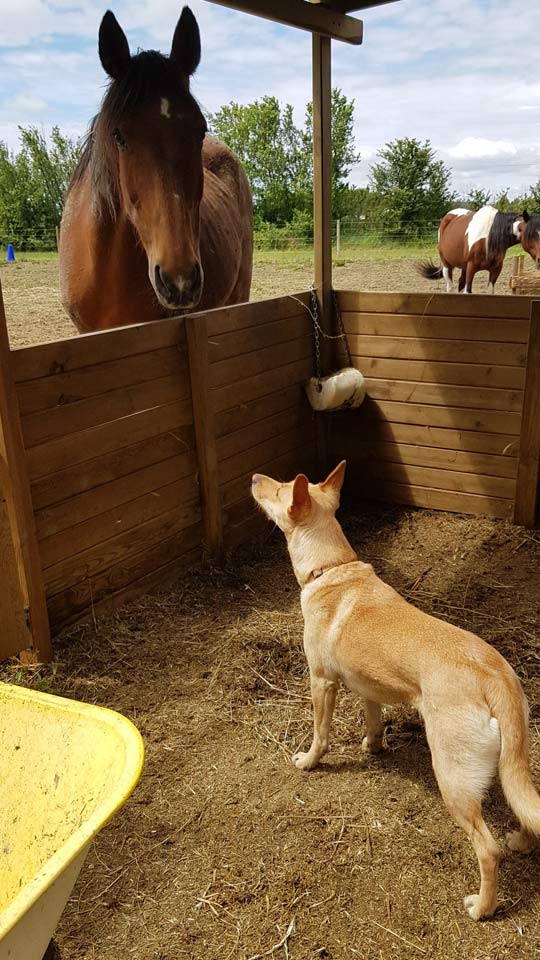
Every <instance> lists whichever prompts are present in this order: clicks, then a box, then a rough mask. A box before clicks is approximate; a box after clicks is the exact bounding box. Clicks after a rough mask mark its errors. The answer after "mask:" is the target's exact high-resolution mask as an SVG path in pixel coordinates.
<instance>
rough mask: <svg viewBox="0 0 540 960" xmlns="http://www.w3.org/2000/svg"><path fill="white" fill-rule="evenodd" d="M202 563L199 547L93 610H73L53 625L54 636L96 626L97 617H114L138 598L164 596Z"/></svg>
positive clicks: (165, 564) (94, 605)
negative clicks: (91, 623) (77, 627)
mask: <svg viewBox="0 0 540 960" xmlns="http://www.w3.org/2000/svg"><path fill="white" fill-rule="evenodd" d="M200 562H201V548H200V546H198V547H195V548H194V549H193V550H188V551H187V552H186V553H183V554H181V556H180V557H176V558H174V559H173V560H171V561H169V562H168V563H164V564H163V565H162V566H159V567H156V568H155V569H154V570H152V571H150V573H147V574H145V575H144V576H142V577H140V578H139V579H137V580H134V581H132V582H131V583H129V584H128V585H127V586H123V587H120V588H119V589H118V590H113V591H112V592H111V593H108V594H106V595H105V597H104V598H103V599H102V600H99V601H98V602H93V603H92V604H91V607H90V608H88V607H86V608H85V607H83V608H82V609H77V610H72V611H71V612H70V613H68V615H67V616H65V617H64V618H63V619H62V620H59V621H58V622H56V623H54V624H53V631H54V635H55V636H57V635H58V634H59V633H61V632H62V631H63V630H65V629H68V628H69V629H71V628H73V627H74V626H75V625H76V624H78V623H84V622H85V621H87V620H90V619H92V620H93V621H94V622H95V621H96V617H98V616H102V615H104V614H107V613H111V612H112V611H113V610H117V609H118V608H119V607H123V606H125V605H126V604H128V603H129V602H130V601H132V600H136V599H138V597H141V596H144V595H147V594H148V593H157V592H161V591H162V590H163V589H164V588H165V589H166V588H167V586H168V585H169V584H170V583H171V582H172V581H174V580H176V579H177V578H178V577H179V576H180V575H181V574H182V572H184V571H186V570H189V569H191V568H193V567H196V566H198V565H199V564H200Z"/></svg>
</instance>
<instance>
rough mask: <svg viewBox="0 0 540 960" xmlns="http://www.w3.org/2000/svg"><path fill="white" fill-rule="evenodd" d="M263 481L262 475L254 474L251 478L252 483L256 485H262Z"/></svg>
mask: <svg viewBox="0 0 540 960" xmlns="http://www.w3.org/2000/svg"><path fill="white" fill-rule="evenodd" d="M261 480H262V477H261V475H260V473H254V474H253V476H252V478H251V482H252V483H253V484H255V483H260V481H261Z"/></svg>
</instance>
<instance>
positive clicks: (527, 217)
mask: <svg viewBox="0 0 540 960" xmlns="http://www.w3.org/2000/svg"><path fill="white" fill-rule="evenodd" d="M522 217H523V219H524V221H525V223H528V222H529V220H530V219H531V215H530V214H529V213H527V211H526V210H524V211H523V213H522Z"/></svg>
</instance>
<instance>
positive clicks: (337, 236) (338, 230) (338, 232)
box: [336, 220, 341, 257]
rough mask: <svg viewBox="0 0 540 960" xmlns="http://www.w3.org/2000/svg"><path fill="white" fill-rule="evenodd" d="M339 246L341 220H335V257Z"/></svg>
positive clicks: (337, 254) (337, 255)
mask: <svg viewBox="0 0 540 960" xmlns="http://www.w3.org/2000/svg"><path fill="white" fill-rule="evenodd" d="M340 248H341V220H336V257H339V251H340Z"/></svg>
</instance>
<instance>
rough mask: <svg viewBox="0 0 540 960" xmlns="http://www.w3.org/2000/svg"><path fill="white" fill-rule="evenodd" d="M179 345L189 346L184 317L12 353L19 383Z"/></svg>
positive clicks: (39, 344)
mask: <svg viewBox="0 0 540 960" xmlns="http://www.w3.org/2000/svg"><path fill="white" fill-rule="evenodd" d="M177 345H180V346H182V345H185V334H184V318H183V317H171V318H167V319H166V320H155V321H154V322H153V323H138V324H134V325H132V326H127V327H120V328H118V329H115V330H99V331H97V332H96V333H81V334H79V335H78V336H73V337H71V338H69V339H67V340H53V341H51V342H50V343H38V344H35V345H34V346H32V347H19V348H17V349H16V350H14V351H13V354H12V356H13V371H14V377H15V380H16V382H17V383H19V382H21V381H23V380H36V379H38V378H39V377H47V376H50V375H51V374H57V373H67V372H68V371H69V370H77V369H79V368H81V367H91V366H94V365H96V364H99V363H106V362H110V361H112V360H121V359H122V358H124V357H130V356H134V355H135V354H138V353H151V352H152V351H153V350H162V349H164V348H165V347H174V346H177Z"/></svg>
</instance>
